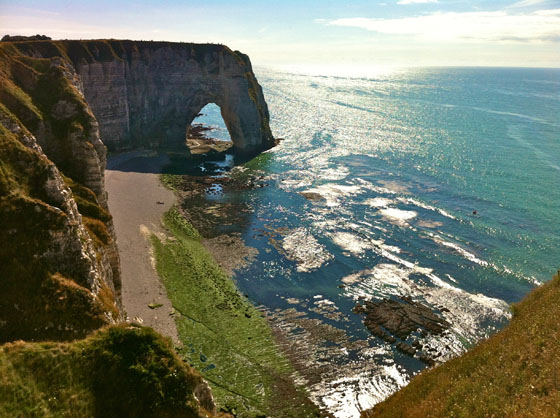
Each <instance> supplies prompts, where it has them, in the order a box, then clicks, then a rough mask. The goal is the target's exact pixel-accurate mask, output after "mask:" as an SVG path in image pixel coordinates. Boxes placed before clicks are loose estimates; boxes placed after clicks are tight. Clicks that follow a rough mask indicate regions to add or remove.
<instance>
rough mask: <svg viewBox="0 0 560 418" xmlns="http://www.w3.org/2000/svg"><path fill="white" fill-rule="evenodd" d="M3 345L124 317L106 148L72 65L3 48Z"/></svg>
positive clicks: (72, 333) (73, 332)
mask: <svg viewBox="0 0 560 418" xmlns="http://www.w3.org/2000/svg"><path fill="white" fill-rule="evenodd" d="M0 81H1V83H0V139H1V142H0V212H1V213H2V216H1V218H0V242H2V246H1V249H0V263H1V270H0V271H1V274H0V278H1V280H0V292H1V293H2V295H3V297H2V299H1V300H0V341H10V340H14V339H27V340H45V339H55V340H67V339H75V338H80V337H82V336H84V335H86V334H88V333H90V332H91V331H93V330H95V329H97V328H99V327H100V326H102V325H104V324H108V323H114V322H118V321H120V320H121V319H122V314H121V311H120V298H119V288H120V274H119V272H120V270H119V261H118V252H117V249H116V244H115V240H114V236H113V234H112V221H111V216H110V215H109V213H108V212H107V211H106V205H107V203H106V194H105V190H104V183H103V170H104V167H105V152H106V150H105V147H104V145H103V143H102V142H101V140H100V138H99V131H98V127H97V122H96V120H95V117H94V116H93V114H92V112H91V111H90V110H89V108H88V106H87V103H86V102H85V100H84V97H83V95H82V93H81V91H80V90H79V82H78V76H77V74H76V73H75V72H74V69H73V66H72V65H71V64H70V63H69V62H68V61H67V60H64V59H63V58H60V57H53V58H47V59H38V58H30V57H27V56H25V55H21V54H19V53H18V51H17V50H15V49H14V48H13V44H10V43H3V44H2V46H1V47H0Z"/></svg>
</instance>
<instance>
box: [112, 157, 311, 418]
mask: <svg viewBox="0 0 560 418" xmlns="http://www.w3.org/2000/svg"><path fill="white" fill-rule="evenodd" d="M169 162H170V159H169V157H168V156H167V155H164V154H156V153H155V152H147V151H139V152H131V153H124V154H115V155H113V156H111V157H110V158H109V160H108V164H107V170H106V182H107V184H106V188H107V191H108V193H109V207H110V210H111V213H112V214H113V217H114V224H115V231H116V235H117V244H118V245H119V254H120V256H121V266H122V267H121V268H122V276H123V280H122V282H123V286H122V294H123V306H124V308H125V310H126V311H127V317H128V319H130V320H135V319H136V320H137V318H141V319H142V320H143V321H142V323H143V324H144V325H148V326H151V327H153V328H154V329H155V330H156V331H158V332H160V333H162V334H164V335H166V336H169V337H171V338H172V340H173V342H174V343H175V346H176V347H175V349H176V351H177V353H178V355H179V356H180V357H181V358H182V359H183V361H185V362H186V363H188V364H190V365H191V366H192V367H194V368H195V369H196V370H198V371H199V373H200V374H201V375H202V376H203V378H204V379H205V380H206V381H207V382H208V383H209V384H210V386H211V388H212V391H213V394H214V397H215V399H216V402H217V404H218V406H219V408H221V410H222V411H223V412H229V413H234V414H238V415H239V416H243V417H255V418H256V417H258V416H262V415H270V414H271V412H272V411H274V410H276V409H277V408H278V407H280V409H281V410H282V411H286V413H287V414H288V415H285V416H318V414H319V415H320V412H319V411H318V407H317V406H316V405H315V404H313V402H312V401H311V400H310V398H309V397H308V394H307V393H306V390H305V389H304V388H303V387H301V386H300V385H298V384H297V383H296V382H295V380H297V379H294V372H295V370H294V369H293V368H292V366H291V362H290V361H289V360H288V358H287V357H286V356H285V355H284V354H283V350H282V349H281V346H280V345H279V344H278V341H277V340H276V338H275V337H274V335H273V331H272V327H271V324H270V323H269V322H268V320H267V319H266V314H265V313H264V312H261V311H260V310H259V308H258V307H256V306H254V305H253V304H252V303H251V302H250V301H249V300H248V299H247V298H246V297H245V296H243V295H242V294H241V293H240V291H239V289H238V288H237V285H236V284H235V281H234V280H233V277H232V273H233V270H235V268H237V267H239V266H240V265H242V264H243V263H244V261H245V260H246V259H247V258H251V256H252V252H251V249H250V248H248V247H245V246H244V245H243V244H242V242H241V238H240V236H239V234H238V233H233V234H225V235H212V236H206V237H205V236H204V235H205V234H204V233H202V231H201V233H199V231H198V230H197V229H195V227H196V224H195V226H193V225H192V224H191V219H190V218H191V217H192V216H195V217H196V216H201V217H202V218H204V217H206V216H208V215H209V214H207V213H206V212H205V211H204V209H203V208H201V207H198V200H197V199H196V198H195V197H194V195H192V194H190V193H186V194H185V193H184V189H183V190H181V189H180V188H178V187H175V186H176V185H177V184H176V182H179V183H181V184H182V186H183V188H186V189H188V190H190V191H192V192H193V193H194V194H195V195H196V193H197V192H200V191H201V189H205V188H207V187H208V184H206V183H204V182H202V183H200V184H195V183H196V182H197V179H196V176H195V177H192V176H181V175H168V174H165V175H164V176H163V177H162V176H161V172H162V171H163V170H162V168H163V167H164V166H166V165H167V164H169ZM140 171H141V172H140ZM168 176H169V177H168ZM198 180H201V179H198ZM170 189H171V190H170ZM146 196H149V197H148V198H147V199H146ZM177 200H179V205H177V206H175V203H177ZM185 202H188V203H187V206H188V207H189V208H188V209H187V210H186V212H185V210H184V208H183V209H181V207H183V206H184V205H185ZM193 205H194V206H193ZM203 229H205V228H203ZM206 232H207V231H206ZM151 303H156V304H161V305H162V306H161V307H158V308H156V309H151V308H150V307H149V306H148V305H149V304H151ZM282 416H284V415H282Z"/></svg>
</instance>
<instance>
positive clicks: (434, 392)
mask: <svg viewBox="0 0 560 418" xmlns="http://www.w3.org/2000/svg"><path fill="white" fill-rule="evenodd" d="M513 310H514V316H513V319H512V321H511V323H510V324H509V325H508V326H507V327H506V328H504V329H503V330H502V331H500V332H499V333H497V334H496V335H494V336H493V337H491V338H490V339H488V340H486V341H484V342H482V343H480V344H479V345H477V346H476V347H474V348H473V349H472V350H470V351H469V352H467V353H466V354H464V355H463V356H461V357H458V358H456V359H453V360H450V361H448V362H447V363H445V364H443V365H441V366H439V367H436V368H434V369H431V370H427V371H425V372H423V373H420V374H419V375H418V376H416V377H415V378H414V379H412V381H411V382H410V384H409V385H408V386H406V387H405V388H403V389H402V390H400V391H398V392H397V393H395V394H394V395H393V396H391V397H390V398H388V399H387V400H386V401H384V402H382V403H380V404H378V405H376V406H375V407H374V408H373V409H371V410H369V411H365V412H364V413H362V417H363V418H369V417H482V416H484V417H486V416H495V417H504V416H505V417H514V416H515V417H518V416H530V417H552V416H560V272H559V273H557V274H556V275H555V277H554V278H553V279H552V280H551V281H550V282H548V283H546V284H544V285H542V286H541V287H539V288H537V289H535V290H533V291H532V292H531V293H530V294H529V295H528V296H527V297H525V299H524V300H523V301H521V302H520V303H518V304H515V305H514V307H513Z"/></svg>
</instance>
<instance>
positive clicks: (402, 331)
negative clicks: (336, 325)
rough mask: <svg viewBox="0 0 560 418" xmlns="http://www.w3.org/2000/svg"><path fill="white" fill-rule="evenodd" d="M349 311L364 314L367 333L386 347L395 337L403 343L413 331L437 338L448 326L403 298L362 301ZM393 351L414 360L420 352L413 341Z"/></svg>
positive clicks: (422, 307)
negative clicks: (413, 357)
mask: <svg viewBox="0 0 560 418" xmlns="http://www.w3.org/2000/svg"><path fill="white" fill-rule="evenodd" d="M352 311H353V312H354V313H356V314H364V315H365V318H364V324H365V326H366V327H367V329H368V330H369V331H370V332H371V333H372V334H373V335H375V336H376V337H379V338H381V339H383V340H384V341H386V342H388V343H390V344H394V343H395V342H396V341H397V340H396V338H395V337H398V338H399V339H400V340H406V339H407V338H408V337H409V336H410V335H411V334H412V333H413V332H415V331H420V333H421V335H422V336H424V337H425V336H427V335H428V333H431V334H441V333H442V332H443V331H445V330H446V329H447V328H449V326H450V324H449V323H448V322H447V321H446V320H445V319H443V318H442V317H441V316H439V315H438V314H436V313H435V312H433V311H432V310H431V309H430V308H429V307H427V306H424V305H422V304H421V303H419V302H416V301H414V300H412V299H411V298H408V297H403V298H402V299H401V300H400V301H396V300H391V299H384V300H382V301H379V302H373V301H366V302H364V304H357V305H356V306H354V308H353V309H352ZM391 334H392V335H391ZM396 347H397V349H398V350H400V351H402V352H403V353H405V354H408V355H410V356H414V355H415V354H416V350H417V349H421V344H420V342H419V341H418V340H417V339H415V340H414V342H413V343H412V346H411V345H409V344H407V343H405V342H404V341H400V342H398V343H397V345H396ZM424 357H425V359H424V360H423V359H422V358H420V360H421V361H424V362H425V363H427V364H431V363H430V362H432V363H433V360H431V359H429V358H428V357H426V356H424Z"/></svg>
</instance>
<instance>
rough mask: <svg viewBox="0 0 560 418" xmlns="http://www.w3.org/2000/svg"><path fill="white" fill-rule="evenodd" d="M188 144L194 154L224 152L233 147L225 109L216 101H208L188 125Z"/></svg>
mask: <svg viewBox="0 0 560 418" xmlns="http://www.w3.org/2000/svg"><path fill="white" fill-rule="evenodd" d="M186 144H187V147H188V148H189V151H190V153H191V154H192V155H208V154H216V153H218V154H223V153H226V152H227V151H228V150H230V148H232V147H233V141H232V139H231V135H230V131H229V128H228V126H227V125H226V122H225V120H224V117H223V111H222V109H221V107H220V106H218V105H217V104H216V103H208V104H207V105H206V106H204V107H203V108H202V109H200V111H199V112H198V113H197V114H196V116H195V117H194V119H193V120H192V122H191V123H190V124H189V125H188V126H187V132H186Z"/></svg>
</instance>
